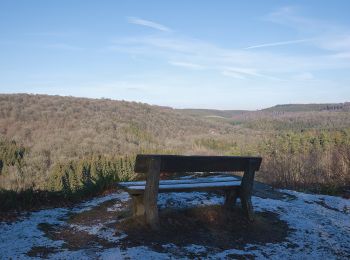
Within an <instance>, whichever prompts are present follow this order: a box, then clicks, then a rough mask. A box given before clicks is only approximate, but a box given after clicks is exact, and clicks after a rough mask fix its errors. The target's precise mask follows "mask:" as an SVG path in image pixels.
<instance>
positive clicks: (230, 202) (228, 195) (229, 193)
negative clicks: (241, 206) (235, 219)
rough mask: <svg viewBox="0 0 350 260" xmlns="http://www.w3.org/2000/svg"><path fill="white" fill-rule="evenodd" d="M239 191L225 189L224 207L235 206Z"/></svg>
mask: <svg viewBox="0 0 350 260" xmlns="http://www.w3.org/2000/svg"><path fill="white" fill-rule="evenodd" d="M238 196H239V192H238V190H237V189H230V190H226V191H225V202H224V207H225V208H227V209H230V208H233V207H234V206H235V205H236V201H237V197H238Z"/></svg>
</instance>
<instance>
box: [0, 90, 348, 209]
mask: <svg viewBox="0 0 350 260" xmlns="http://www.w3.org/2000/svg"><path fill="white" fill-rule="evenodd" d="M137 153H162V154H185V155H191V154H201V155H256V156H262V157H263V163H262V167H261V170H260V171H259V172H258V174H257V178H258V179H259V180H261V181H263V182H266V183H269V184H271V185H273V186H274V187H278V188H281V187H282V188H292V189H299V190H307V191H313V192H319V193H327V194H337V193H341V192H342V191H343V190H344V189H348V188H349V187H350V103H342V104H303V105H293V104H291V105H278V106H275V107H271V108H268V109H263V110H258V111H242V110H226V111H220V110H210V109H207V110H203V109H173V108H170V107H160V106H151V105H148V104H144V103H137V102H127V101H116V100H109V99H87V98H75V97H61V96H48V95H31V94H10V95H8V94H1V95H0V205H1V209H2V210H8V209H13V208H23V207H24V208H27V207H31V206H33V205H34V204H36V203H39V202H40V203H41V202H43V201H44V202H45V201H46V202H50V201H51V200H55V199H57V198H60V199H61V198H62V199H63V200H68V201H69V200H79V199H82V198H85V197H87V196H93V195H94V194H98V193H101V192H104V191H106V190H108V189H111V188H113V187H115V183H116V182H118V181H121V180H122V181H125V180H133V179H140V178H143V176H139V175H137V174H135V173H134V172H133V165H134V160H135V155H136V154H137Z"/></svg>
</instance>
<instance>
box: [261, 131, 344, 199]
mask: <svg viewBox="0 0 350 260" xmlns="http://www.w3.org/2000/svg"><path fill="white" fill-rule="evenodd" d="M259 151H260V154H261V155H262V156H263V158H264V160H263V164H262V169H261V173H260V174H261V175H262V178H263V180H265V181H266V182H268V183H271V184H273V185H275V186H277V187H286V188H294V189H308V190H312V191H316V192H322V193H328V194H335V193H338V192H339V191H341V189H342V188H344V187H350V129H344V130H338V131H337V130H335V131H329V130H328V131H326V130H322V131H306V132H305V131H303V132H288V133H280V134H276V135H274V136H273V138H267V139H266V140H265V141H263V142H262V143H261V144H260V145H259Z"/></svg>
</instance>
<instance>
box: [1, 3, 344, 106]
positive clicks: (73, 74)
mask: <svg viewBox="0 0 350 260" xmlns="http://www.w3.org/2000/svg"><path fill="white" fill-rule="evenodd" d="M349 13H350V1H345V0H344V1H258V0H256V1H228V0H227V1H222V0H221V1H220V0H219V1H204V0H201V1H199V0H197V1H196V0H193V1H185V0H176V1H175V0H173V1H160V0H159V1H150V0H148V1H141V0H140V1H97V0H96V1H91V0H80V1H79V0H74V1H71V0H70V1H64V0H60V1H58V0H57V1H54V0H52V1H44V0H36V1H24V0H23V1H16V0H11V1H7V0H1V1H0V92H1V93H24V92H25V93H45V94H58V95H65V96H69V95H71V96H80V97H93V98H101V97H104V98H111V99H119V100H121V99H123V100H130V101H140V102H146V103H150V104H157V105H165V106H172V107H177V108H185V107H195V108H218V109H260V108H264V107H269V106H273V105H276V104H285V103H324V102H344V101H350V15H349Z"/></svg>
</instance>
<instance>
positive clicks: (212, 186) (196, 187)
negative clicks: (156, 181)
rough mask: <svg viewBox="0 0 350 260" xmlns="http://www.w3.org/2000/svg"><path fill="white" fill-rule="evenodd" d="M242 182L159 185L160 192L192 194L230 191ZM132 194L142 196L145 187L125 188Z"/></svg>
mask: <svg viewBox="0 0 350 260" xmlns="http://www.w3.org/2000/svg"><path fill="white" fill-rule="evenodd" d="M240 184H241V181H240V180H236V181H230V182H227V181H225V182H215V183H182V184H163V185H159V189H158V192H159V193H165V192H192V191H211V190H229V189H232V188H235V187H239V186H240ZM125 189H126V190H127V191H128V192H129V193H130V194H142V193H144V192H145V185H135V186H129V187H126V188H125Z"/></svg>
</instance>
